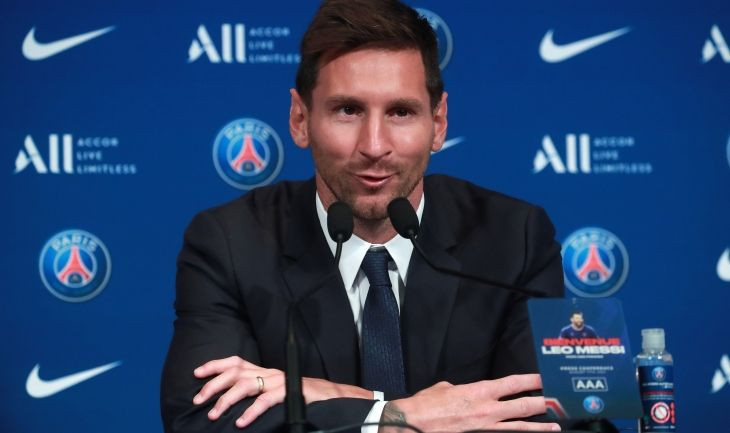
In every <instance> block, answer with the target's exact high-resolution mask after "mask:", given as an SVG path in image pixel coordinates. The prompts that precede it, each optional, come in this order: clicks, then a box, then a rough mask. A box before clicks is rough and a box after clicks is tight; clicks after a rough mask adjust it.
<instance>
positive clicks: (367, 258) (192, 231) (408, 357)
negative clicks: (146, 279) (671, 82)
mask: <svg viewBox="0 0 730 433" xmlns="http://www.w3.org/2000/svg"><path fill="white" fill-rule="evenodd" d="M291 94H292V104H291V110H290V130H291V134H292V137H293V139H294V142H295V143H296V144H297V145H298V146H300V147H302V148H307V147H309V148H311V150H312V155H313V158H314V163H315V169H316V170H315V178H314V179H313V180H311V181H307V182H282V183H279V184H277V185H273V186H270V187H264V188H259V189H257V190H254V191H252V192H250V193H248V194H246V195H245V196H243V197H241V198H240V199H238V200H236V201H233V202H231V203H228V204H226V205H223V206H220V207H218V208H215V209H212V210H209V211H206V212H203V213H201V214H199V215H198V216H196V218H195V219H194V220H193V222H192V223H191V224H190V226H189V228H188V230H187V231H186V234H185V242H184V246H183V249H182V251H181V253H180V256H179V259H178V275H177V299H176V302H175V308H176V312H177V320H176V321H175V333H174V336H173V340H172V343H171V346H170V350H169V353H168V357H167V360H166V363H165V368H164V372H163V382H162V393H161V404H162V413H163V423H164V426H165V429H166V431H174V432H187V431H191V432H192V431H196V432H199V431H236V430H238V428H242V427H246V428H248V429H253V430H256V431H272V430H276V429H278V428H280V427H281V426H282V423H283V410H282V409H283V408H282V405H281V404H280V403H281V402H282V400H283V397H284V390H283V381H284V379H283V373H282V372H281V370H282V369H283V368H284V366H285V355H284V341H285V328H286V311H287V307H288V305H289V303H290V302H292V301H293V300H297V299H300V298H301V297H302V295H303V294H304V293H308V292H310V291H311V290H313V289H316V291H315V292H313V294H312V295H311V296H309V297H307V298H305V299H303V300H302V302H301V303H300V306H299V310H300V312H301V318H302V320H301V323H300V325H299V326H298V328H299V329H300V330H301V331H300V335H299V339H300V347H301V351H302V353H301V358H302V360H301V361H302V371H303V375H304V376H305V378H304V383H303V388H304V395H305V399H306V401H307V403H308V408H307V414H308V417H309V420H310V421H312V423H313V424H315V425H317V426H318V427H319V428H331V427H336V426H340V425H345V424H351V423H361V422H363V421H365V420H367V421H378V420H383V421H405V422H408V423H411V424H414V425H416V426H418V427H421V428H422V429H424V430H442V431H443V430H466V429H477V428H482V429H486V428H520V429H528V428H529V429H532V430H538V429H539V430H553V429H558V428H559V427H558V426H557V425H555V424H550V423H536V422H526V421H515V419H518V418H526V417H529V416H532V415H536V414H539V413H544V412H545V403H544V400H543V399H542V397H520V398H514V399H507V400H505V397H509V396H514V395H516V394H520V393H524V392H528V391H533V390H538V389H539V388H540V386H541V385H540V378H539V376H538V375H537V374H525V373H534V372H535V371H536V365H535V356H534V352H533V348H532V342H531V339H530V331H529V323H528V318H527V311H526V305H525V302H526V299H525V297H524V296H522V295H519V294H516V293H510V292H507V291H504V290H500V289H496V288H490V287H484V286H481V285H479V284H475V283H471V282H469V281H464V280H460V279H458V278H456V277H452V276H448V275H444V274H441V273H439V272H436V271H434V270H433V269H431V268H430V267H428V266H427V265H426V263H425V262H424V261H423V260H422V259H421V258H420V257H419V256H418V255H416V254H412V246H411V245H410V244H409V243H408V242H407V241H405V240H404V239H403V238H400V237H399V236H397V234H396V232H395V230H394V229H393V227H392V225H391V223H390V221H389V219H388V217H387V212H386V207H387V205H388V203H389V202H390V201H391V200H392V199H394V198H396V197H405V198H407V199H408V201H409V202H410V203H411V204H412V205H413V207H414V208H415V209H418V215H419V219H420V226H421V234H420V236H419V242H420V243H421V245H422V246H423V249H424V250H425V251H426V253H427V254H428V255H429V256H430V257H431V258H432V260H434V261H436V262H438V263H440V264H443V265H444V266H448V267H451V268H456V269H461V270H462V271H463V272H465V273H467V274H474V275H478V276H482V277H484V278H490V279H492V280H498V281H503V282H506V283H512V284H514V285H519V286H525V287H529V288H531V289H533V290H537V291H541V292H543V293H545V294H546V295H548V296H560V295H562V270H561V265H560V247H559V245H558V244H557V243H556V242H555V241H554V239H553V237H554V230H553V227H552V225H551V224H550V222H549V220H548V218H547V216H546V215H545V213H544V211H542V210H541V209H540V208H538V207H535V206H532V205H529V204H527V203H524V202H520V201H518V200H515V199H512V198H509V197H506V196H504V195H501V194H498V193H494V192H491V191H487V190H484V189H482V188H479V187H477V186H475V185H472V184H469V183H467V182H464V181H459V180H456V179H453V178H449V177H446V176H430V177H427V178H425V179H424V177H423V174H424V172H425V169H426V166H427V164H428V159H429V156H430V153H431V152H432V151H438V150H439V149H440V148H441V146H442V145H443V141H444V138H445V135H446V126H447V121H446V114H447V103H446V99H447V95H446V93H445V92H443V84H442V82H441V77H440V72H439V68H438V53H437V46H436V39H435V35H434V34H433V31H432V30H431V28H430V27H429V25H428V23H427V22H426V21H425V20H424V19H422V18H420V17H419V16H418V15H417V13H416V12H415V11H414V10H412V9H411V8H409V7H407V6H405V5H403V4H401V3H399V2H397V1H388V0H382V1H373V0H358V1H353V0H332V1H327V2H325V3H324V4H323V6H322V7H321V8H320V10H319V11H318V12H317V15H316V16H315V18H314V20H313V21H312V23H311V24H310V27H309V29H308V30H307V32H306V34H305V35H304V38H303V41H302V62H301V64H300V68H299V71H298V75H297V88H296V90H292V91H291ZM336 201H342V202H345V203H347V204H348V205H349V206H350V207H351V208H352V210H353V214H354V224H355V225H354V235H353V238H352V239H351V240H350V241H348V242H347V243H345V247H344V248H345V250H344V253H343V258H342V261H341V262H340V263H339V272H338V267H337V266H336V264H335V262H334V259H333V254H332V248H333V246H332V243H331V241H328V238H327V236H326V229H325V221H326V215H327V211H326V210H327V209H328V208H329V206H330V205H331V204H332V203H334V202H336ZM361 263H362V267H361V265H360V264H361ZM379 267H380V268H379ZM373 299H377V300H373ZM377 303H380V304H377ZM374 304H375V305H374ZM378 308H380V309H378ZM384 323H387V324H389V325H388V326H383V324H384ZM393 335H395V338H394V337H393ZM381 391H383V392H385V395H383V392H381Z"/></svg>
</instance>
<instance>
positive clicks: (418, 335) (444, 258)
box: [401, 182, 461, 391]
mask: <svg viewBox="0 0 730 433" xmlns="http://www.w3.org/2000/svg"><path fill="white" fill-rule="evenodd" d="M426 187H428V182H427V183H426ZM436 203H439V198H438V193H437V191H432V190H429V189H428V188H427V189H426V206H425V208H424V213H423V218H422V221H421V234H420V236H419V239H418V243H419V244H420V245H421V247H422V248H423V249H424V251H425V253H426V255H427V256H428V257H429V258H430V259H431V261H433V262H434V263H436V264H438V265H441V266H444V267H449V268H452V269H461V263H460V262H459V261H458V260H457V259H456V258H455V257H454V256H452V255H451V254H450V252H449V251H450V249H451V247H452V246H453V245H455V243H456V241H455V239H454V237H453V233H452V232H451V226H450V225H449V221H448V219H447V217H446V215H445V214H442V213H441V212H440V211H439V209H438V208H437V206H435V204H436ZM458 288H459V279H458V278H457V277H453V276H450V275H446V274H443V273H441V272H438V271H435V270H434V269H432V268H431V267H430V266H429V265H428V264H427V263H426V262H425V261H424V260H423V258H422V257H421V256H420V255H419V254H418V252H417V251H415V250H414V251H413V254H412V255H411V261H410V264H409V265H408V279H407V284H406V293H405V299H404V307H403V311H402V312H401V321H402V328H403V329H402V332H403V342H404V357H405V364H406V376H407V381H408V383H407V385H408V388H409V390H410V391H416V390H419V389H423V388H426V387H428V386H430V385H432V384H433V382H434V379H435V377H436V373H437V371H438V367H439V357H440V354H441V350H442V347H443V344H444V339H445V336H446V331H447V330H448V327H449V321H450V319H451V312H452V309H453V306H454V301H455V299H456V294H457V290H458Z"/></svg>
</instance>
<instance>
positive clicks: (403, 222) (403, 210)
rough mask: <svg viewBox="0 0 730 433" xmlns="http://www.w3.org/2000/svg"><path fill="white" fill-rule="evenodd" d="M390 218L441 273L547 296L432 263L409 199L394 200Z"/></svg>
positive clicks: (539, 296) (391, 205)
mask: <svg viewBox="0 0 730 433" xmlns="http://www.w3.org/2000/svg"><path fill="white" fill-rule="evenodd" d="M388 217H390V222H391V224H393V228H395V231H397V232H398V234H399V235H401V236H403V237H404V238H406V239H409V240H410V241H411V243H412V244H413V248H415V249H416V251H418V254H420V255H421V257H423V260H425V261H426V263H427V264H428V265H429V266H430V267H432V268H433V269H435V270H437V271H439V272H443V273H444V274H449V275H454V276H456V277H459V278H464V279H467V280H472V281H476V282H478V283H482V284H486V285H488V286H495V287H499V288H501V289H506V290H511V291H514V292H517V293H521V294H523V295H527V296H533V297H536V298H544V297H545V296H546V295H545V294H544V293H542V292H538V291H536V290H532V289H528V288H526V287H519V286H515V285H512V284H507V283H502V282H499V281H494V280H490V279H488V278H484V277H479V276H476V275H469V274H465V273H463V272H461V271H457V270H456V269H450V268H445V267H443V266H439V265H437V264H436V263H434V262H432V261H431V259H429V258H428V256H427V255H426V253H425V252H424V251H423V249H422V248H421V246H420V245H419V244H418V242H416V238H418V233H419V231H420V227H419V224H418V216H417V215H416V211H414V210H413V206H411V203H410V202H409V201H408V200H407V199H405V198H403V197H398V198H395V199H393V201H391V202H390V204H388Z"/></svg>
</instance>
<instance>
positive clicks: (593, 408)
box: [583, 395, 606, 414]
mask: <svg viewBox="0 0 730 433" xmlns="http://www.w3.org/2000/svg"><path fill="white" fill-rule="evenodd" d="M605 407H606V405H605V404H604V403H603V400H602V399H601V397H596V396H595V395H589V396H588V397H586V398H585V399H584V400H583V409H585V410H586V412H588V413H592V414H597V413H601V412H603V409H604V408H605Z"/></svg>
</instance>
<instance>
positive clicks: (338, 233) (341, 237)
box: [327, 201, 353, 266]
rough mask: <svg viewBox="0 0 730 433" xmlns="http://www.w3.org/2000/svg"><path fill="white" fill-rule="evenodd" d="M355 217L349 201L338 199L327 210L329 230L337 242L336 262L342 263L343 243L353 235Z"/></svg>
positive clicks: (331, 236) (337, 263)
mask: <svg viewBox="0 0 730 433" xmlns="http://www.w3.org/2000/svg"><path fill="white" fill-rule="evenodd" d="M352 229H353V219H352V210H350V206H348V205H347V203H344V202H341V201H336V202H334V203H332V204H331V205H330V208H329V209H328V210H327V231H328V232H329V235H330V238H331V239H332V240H333V241H335V242H336V243H337V249H336V252H335V264H336V265H338V266H339V264H340V254H341V253H342V244H343V243H344V242H347V240H348V239H350V236H352Z"/></svg>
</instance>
